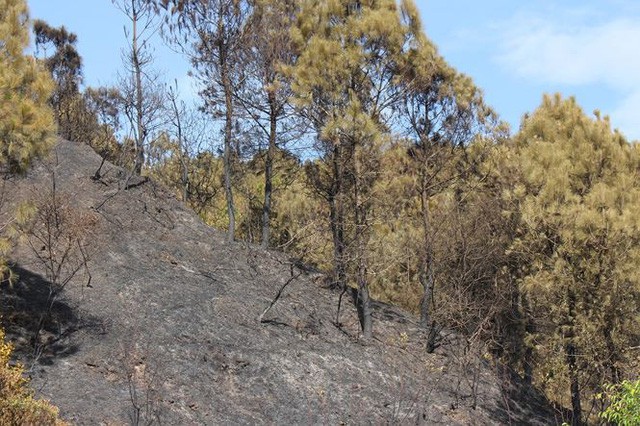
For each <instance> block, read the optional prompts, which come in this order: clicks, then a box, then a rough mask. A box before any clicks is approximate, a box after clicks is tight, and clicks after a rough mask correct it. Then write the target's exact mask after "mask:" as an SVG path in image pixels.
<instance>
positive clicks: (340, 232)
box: [329, 144, 347, 290]
mask: <svg viewBox="0 0 640 426" xmlns="http://www.w3.org/2000/svg"><path fill="white" fill-rule="evenodd" d="M341 157H342V150H341V149H340V147H339V146H338V145H337V144H334V148H333V158H332V167H333V176H332V178H333V182H332V185H331V186H332V188H331V190H330V192H331V193H330V194H329V220H330V222H331V236H332V239H333V269H334V273H333V286H334V287H336V288H339V289H341V290H344V289H345V288H346V286H347V268H346V260H345V250H346V243H345V239H344V202H343V195H344V194H343V193H342V192H343V186H344V185H343V184H344V174H343V171H342V169H343V167H342V160H343V159H342V158H341Z"/></svg>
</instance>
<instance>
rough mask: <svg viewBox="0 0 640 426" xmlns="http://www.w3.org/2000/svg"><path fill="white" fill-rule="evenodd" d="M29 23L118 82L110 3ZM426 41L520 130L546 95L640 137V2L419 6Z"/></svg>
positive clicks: (171, 68) (177, 74)
mask: <svg viewBox="0 0 640 426" xmlns="http://www.w3.org/2000/svg"><path fill="white" fill-rule="evenodd" d="M28 3H29V6H30V10H31V15H32V17H34V18H41V19H44V20H46V21H47V22H49V23H50V24H52V25H55V26H59V25H63V24H64V25H65V26H66V27H67V28H68V29H69V30H71V31H73V32H75V33H76V34H77V35H78V40H79V41H78V48H79V51H80V54H81V55H82V56H83V58H84V61H85V70H84V73H85V82H86V83H87V84H89V85H101V84H102V85H108V84H113V83H114V82H115V80H116V74H117V70H118V68H119V67H120V64H121V62H120V52H121V49H122V48H123V47H124V45H125V43H126V42H125V38H124V32H123V25H125V24H126V20H125V18H124V17H123V15H122V14H121V13H120V11H118V10H117V9H116V8H115V7H114V6H113V5H112V4H111V0H83V1H80V0H28ZM416 3H417V4H418V7H419V8H420V10H421V12H422V19H423V24H424V26H425V30H426V32H427V35H428V36H429V37H430V38H431V40H433V41H434V42H435V44H436V45H437V46H438V48H439V51H440V53H441V54H442V55H443V56H444V57H445V58H446V59H447V61H448V62H449V63H450V64H451V65H453V66H454V67H455V68H456V69H458V70H459V71H461V72H464V73H465V74H468V75H470V76H471V77H472V78H473V79H474V80H475V82H476V84H477V85H478V86H479V87H481V88H482V89H483V91H484V93H485V98H486V100H487V102H488V103H489V104H490V105H492V106H493V107H494V108H495V109H496V111H497V112H498V113H499V114H500V115H501V116H502V117H503V118H504V119H505V120H507V121H508V122H509V123H511V125H512V129H513V130H517V128H518V126H519V122H520V118H521V117H522V115H523V114H524V113H525V112H528V111H532V110H533V109H535V108H536V107H537V106H538V105H539V103H540V100H541V97H542V94H543V93H553V92H560V93H562V94H564V95H565V96H570V95H575V96H576V98H577V99H578V102H579V103H580V104H581V105H582V106H583V107H584V109H585V111H586V112H587V113H591V112H592V111H593V110H595V109H599V110H600V111H602V113H603V114H608V115H610V116H611V120H612V123H613V125H614V127H617V128H619V129H620V130H621V131H622V132H623V133H624V134H625V135H627V136H628V137H629V138H630V139H634V140H636V139H640V113H638V112H639V111H640V54H639V53H640V2H639V1H637V0H599V1H595V0H582V1H578V0H535V1H527V2H520V1H513V0H485V1H482V2H479V1H477V0H475V1H472V0H416ZM156 54H157V56H158V60H157V61H156V67H157V68H158V70H159V71H160V72H161V73H162V74H163V75H164V78H166V80H167V81H169V82H171V81H173V80H174V79H178V81H179V86H180V87H181V88H182V89H183V90H184V89H185V88H187V89H188V88H189V83H188V78H187V76H186V74H187V71H188V68H189V67H188V64H187V63H186V62H185V61H184V60H183V59H181V58H180V57H179V55H177V54H175V53H173V52H171V51H170V50H169V49H167V48H165V47H162V46H161V45H158V46H156Z"/></svg>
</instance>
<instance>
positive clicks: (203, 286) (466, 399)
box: [2, 141, 553, 425]
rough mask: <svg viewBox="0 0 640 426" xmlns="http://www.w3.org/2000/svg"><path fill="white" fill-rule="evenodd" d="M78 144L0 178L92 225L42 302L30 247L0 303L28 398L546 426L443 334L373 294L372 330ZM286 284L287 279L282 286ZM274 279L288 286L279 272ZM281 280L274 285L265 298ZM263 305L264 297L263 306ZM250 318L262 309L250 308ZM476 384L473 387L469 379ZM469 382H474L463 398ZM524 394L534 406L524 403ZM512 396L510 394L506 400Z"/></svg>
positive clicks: (168, 415)
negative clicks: (83, 250)
mask: <svg viewBox="0 0 640 426" xmlns="http://www.w3.org/2000/svg"><path fill="white" fill-rule="evenodd" d="M100 163H101V159H100V157H99V156H97V155H96V154H95V153H94V152H93V151H92V150H91V148H89V147H88V146H85V145H80V144H75V143H71V142H67V141H61V142H60V143H59V144H58V146H57V148H56V150H55V153H54V155H52V157H51V158H50V159H49V160H47V161H45V162H41V163H38V164H36V165H35V167H34V168H33V169H32V171H31V172H30V173H29V174H28V175H27V176H25V177H24V178H20V179H16V180H15V181H12V182H8V183H7V187H6V188H5V195H7V196H9V197H10V201H11V202H12V203H14V204H15V203H17V202H19V201H20V200H26V199H29V198H30V197H33V196H37V195H42V194H43V193H46V191H48V190H49V188H51V185H52V172H54V174H55V182H56V193H57V196H58V197H60V199H67V200H72V202H73V205H74V206H75V207H77V208H78V209H80V210H82V211H84V212H86V213H87V214H94V215H95V217H96V218H97V225H96V228H95V229H94V236H93V237H92V238H91V240H90V245H89V247H88V251H89V253H88V255H89V258H90V260H89V263H88V270H89V272H90V274H91V280H90V282H88V276H87V275H86V274H85V273H84V270H81V271H79V272H78V274H76V276H75V278H74V280H72V281H71V282H70V283H69V284H68V285H67V286H66V288H65V290H64V292H63V293H62V296H61V297H60V298H59V299H58V300H57V301H56V302H55V303H54V304H53V306H52V309H51V315H50V318H46V321H45V322H44V326H43V327H41V328H42V330H41V331H40V335H39V336H38V338H37V341H38V342H40V346H38V348H37V349H38V350H35V351H34V342H35V341H36V340H35V337H34V335H33V333H34V330H36V329H38V328H39V327H38V322H39V318H40V317H41V316H42V314H43V313H45V312H47V310H48V306H49V305H48V300H49V291H48V289H49V283H48V282H47V281H46V279H45V278H44V276H46V274H45V269H43V266H42V264H41V263H40V262H39V261H38V260H37V258H36V256H34V253H33V251H32V250H29V249H28V247H26V246H25V245H23V246H21V247H20V248H19V249H18V251H17V255H16V261H17V262H18V265H17V266H16V268H17V272H18V273H19V275H20V280H19V282H18V283H16V284H15V285H14V286H13V288H8V287H7V288H6V289H5V290H4V291H3V293H2V315H3V317H4V320H5V326H6V328H7V330H8V332H9V334H10V335H11V336H12V337H13V339H14V340H15V341H16V344H17V346H18V349H19V353H21V354H22V356H23V357H24V362H25V363H26V365H27V367H30V373H31V375H32V378H33V381H32V385H33V387H34V388H35V389H37V393H38V395H39V396H42V397H45V398H49V399H51V401H52V402H53V403H54V404H56V405H57V406H59V407H60V410H61V414H62V416H63V418H65V419H67V420H69V421H71V422H72V423H74V424H91V425H94V424H128V423H135V420H136V417H138V419H139V420H140V421H141V422H142V421H144V422H146V421H148V420H152V419H157V420H159V421H160V423H162V424H230V423H233V424H265V423H266V424H274V423H277V424H384V423H401V424H439V423H440V424H478V425H482V424H502V423H509V422H512V423H514V424H523V423H529V424H548V423H550V422H553V417H552V414H551V412H550V410H549V408H548V407H547V406H546V405H544V402H543V401H542V400H541V399H540V398H539V397H536V396H535V395H533V396H529V397H528V398H524V399H523V398H520V399H512V396H513V395H512V394H511V392H508V391H506V390H505V388H504V386H502V384H503V380H502V379H501V378H500V377H499V376H498V375H497V374H496V373H495V372H494V368H492V367H491V366H490V363H489V362H488V361H486V360H483V359H481V358H477V357H475V356H473V357H472V356H470V355H467V356H465V355H464V351H463V348H462V347H461V346H460V345H458V344H455V342H452V343H451V344H449V345H445V346H444V347H443V348H441V349H439V350H438V351H437V353H435V354H430V355H429V354H426V353H425V350H424V343H423V342H424V336H423V335H422V334H421V332H420V330H419V328H418V327H417V324H416V322H415V319H414V318H413V317H411V316H410V315H408V314H406V313H404V312H402V311H401V310H399V309H396V308H394V307H391V306H388V305H384V304H381V303H376V304H375V313H374V315H375V320H374V335H375V338H374V340H373V341H370V342H362V341H359V339H358V334H359V329H358V322H357V315H356V312H355V310H354V309H353V308H352V306H351V305H350V303H343V314H342V317H341V322H342V327H341V328H338V327H336V326H335V325H334V320H335V311H336V304H337V299H338V293H336V292H335V291H333V290H330V289H327V288H325V287H323V286H322V284H321V282H322V280H319V279H315V278H316V276H315V275H314V274H315V273H314V272H310V271H306V270H305V269H304V268H301V266H300V265H298V264H297V262H295V261H293V260H290V259H288V258H287V256H286V255H284V254H281V253H277V252H273V251H265V250H262V249H260V248H259V247H257V246H252V245H247V244H243V243H233V244H229V243H225V242H224V234H223V233H221V232H218V231H216V230H214V229H211V228H209V227H207V226H206V225H204V224H203V223H202V222H201V221H200V219H199V218H198V217H197V215H196V214H195V213H193V212H192V211H190V210H189V209H187V208H185V207H184V206H183V205H182V204H181V203H180V202H179V201H177V200H176V199H175V198H174V197H172V196H171V195H169V194H168V193H167V192H166V191H165V190H163V189H162V188H160V187H159V186H158V185H156V184H155V183H154V182H153V181H151V180H136V181H135V182H133V180H129V181H128V180H127V173H124V172H123V171H122V170H120V169H118V168H116V167H114V166H113V165H110V164H108V163H105V165H104V166H103V167H102V170H101V173H100V177H99V178H95V179H92V177H94V175H95V172H96V170H97V169H98V167H99V166H100ZM287 283H288V284H287ZM284 284H287V285H286V286H285V285H284ZM283 287H284V289H283V291H282V295H281V297H280V298H279V299H278V300H277V302H275V303H274V304H273V306H272V307H271V309H268V310H267V308H268V307H269V306H270V304H271V303H272V301H273V299H274V297H275V295H276V294H277V293H278V291H279V290H280V289H282V288H283ZM265 310H266V311H267V312H266V313H265ZM261 319H262V321H261ZM474 389H475V392H474ZM474 393H475V396H474ZM536 404H537V405H536ZM509 407H510V408H509Z"/></svg>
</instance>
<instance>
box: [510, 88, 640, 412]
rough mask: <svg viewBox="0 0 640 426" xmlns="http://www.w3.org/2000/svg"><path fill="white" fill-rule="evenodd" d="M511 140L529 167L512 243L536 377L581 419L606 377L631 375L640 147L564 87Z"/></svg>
mask: <svg viewBox="0 0 640 426" xmlns="http://www.w3.org/2000/svg"><path fill="white" fill-rule="evenodd" d="M512 149H513V153H514V154H515V155H514V156H513V157H512V158H513V159H514V160H515V164H516V169H519V170H520V171H521V172H520V177H519V179H515V182H516V183H515V184H514V185H513V186H512V188H511V189H510V190H508V191H506V192H505V197H506V199H507V200H508V201H509V202H510V203H511V205H512V210H511V211H510V212H507V214H515V215H517V216H518V218H519V219H518V221H519V223H518V233H517V236H516V239H515V240H514V242H513V244H512V246H511V248H510V252H511V253H512V254H513V255H514V256H517V257H519V258H520V262H521V268H522V270H524V271H526V272H525V273H524V274H523V276H522V278H521V280H520V288H521V292H522V295H523V298H525V299H526V304H527V310H528V311H529V315H530V316H531V317H532V319H533V320H534V321H535V323H536V327H535V329H536V331H535V332H532V333H531V335H530V336H529V340H530V341H531V342H532V347H533V348H535V354H536V355H537V357H538V359H543V360H544V362H541V363H538V364H537V369H538V371H537V372H536V376H537V377H539V378H540V377H544V382H543V383H544V384H545V385H546V386H547V387H548V389H549V390H550V391H551V392H556V393H557V394H558V395H560V396H561V397H562V396H563V395H566V397H565V398H561V400H562V401H563V402H564V401H570V406H571V408H572V411H573V418H572V424H581V423H582V421H584V420H587V419H584V418H583V416H584V414H583V413H585V412H591V410H589V409H585V405H586V404H587V403H589V401H593V398H592V396H593V395H594V394H595V393H597V392H599V391H600V390H601V386H602V384H603V383H606V382H609V383H619V382H620V381H621V380H622V379H623V378H624V374H625V373H624V367H625V366H626V365H629V358H628V357H629V356H630V355H629V353H628V351H626V348H628V347H631V346H633V342H637V339H638V337H639V335H638V332H637V330H638V326H639V325H640V323H639V322H638V320H639V318H638V315H637V312H638V311H639V310H640V274H638V271H637V265H638V262H639V261H640V218H639V217H638V215H637V212H638V210H639V209H640V182H639V181H638V178H637V170H638V153H637V150H636V149H635V148H634V147H632V146H631V145H629V144H628V143H627V141H626V140H625V139H624V137H622V136H621V135H620V134H619V133H617V132H613V131H612V130H611V128H610V124H609V121H608V119H606V118H604V119H603V118H601V117H600V116H599V115H596V119H595V120H593V119H589V118H588V117H586V116H585V114H584V113H583V112H582V110H581V109H580V107H579V106H578V105H577V103H576V101H575V99H573V98H570V99H567V100H564V99H562V98H561V97H560V96H559V95H556V96H554V97H552V96H546V97H545V98H544V100H543V103H542V105H541V106H540V108H538V110H536V111H535V112H534V113H533V114H532V115H531V116H530V117H528V118H526V119H525V120H524V121H523V125H522V128H521V131H520V133H519V134H518V135H517V137H516V139H515V143H514V146H513V148H512ZM512 179H513V178H512ZM555 348H561V350H556V349H555ZM564 389H566V390H564ZM591 403H593V402H591Z"/></svg>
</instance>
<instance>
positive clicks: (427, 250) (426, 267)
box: [418, 172, 438, 353]
mask: <svg viewBox="0 0 640 426" xmlns="http://www.w3.org/2000/svg"><path fill="white" fill-rule="evenodd" d="M420 210H421V225H422V253H421V255H420V266H419V272H418V279H419V280H420V284H421V285H422V290H423V293H422V299H421V300H420V327H421V328H423V329H425V330H428V334H427V352H428V353H432V352H433V351H434V350H435V349H436V346H437V344H436V339H437V336H438V330H437V324H436V322H435V321H433V319H432V307H433V292H434V286H435V277H434V271H433V245H432V241H431V218H430V215H429V193H428V190H427V175H426V173H425V172H423V175H422V176H421V182H420Z"/></svg>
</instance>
